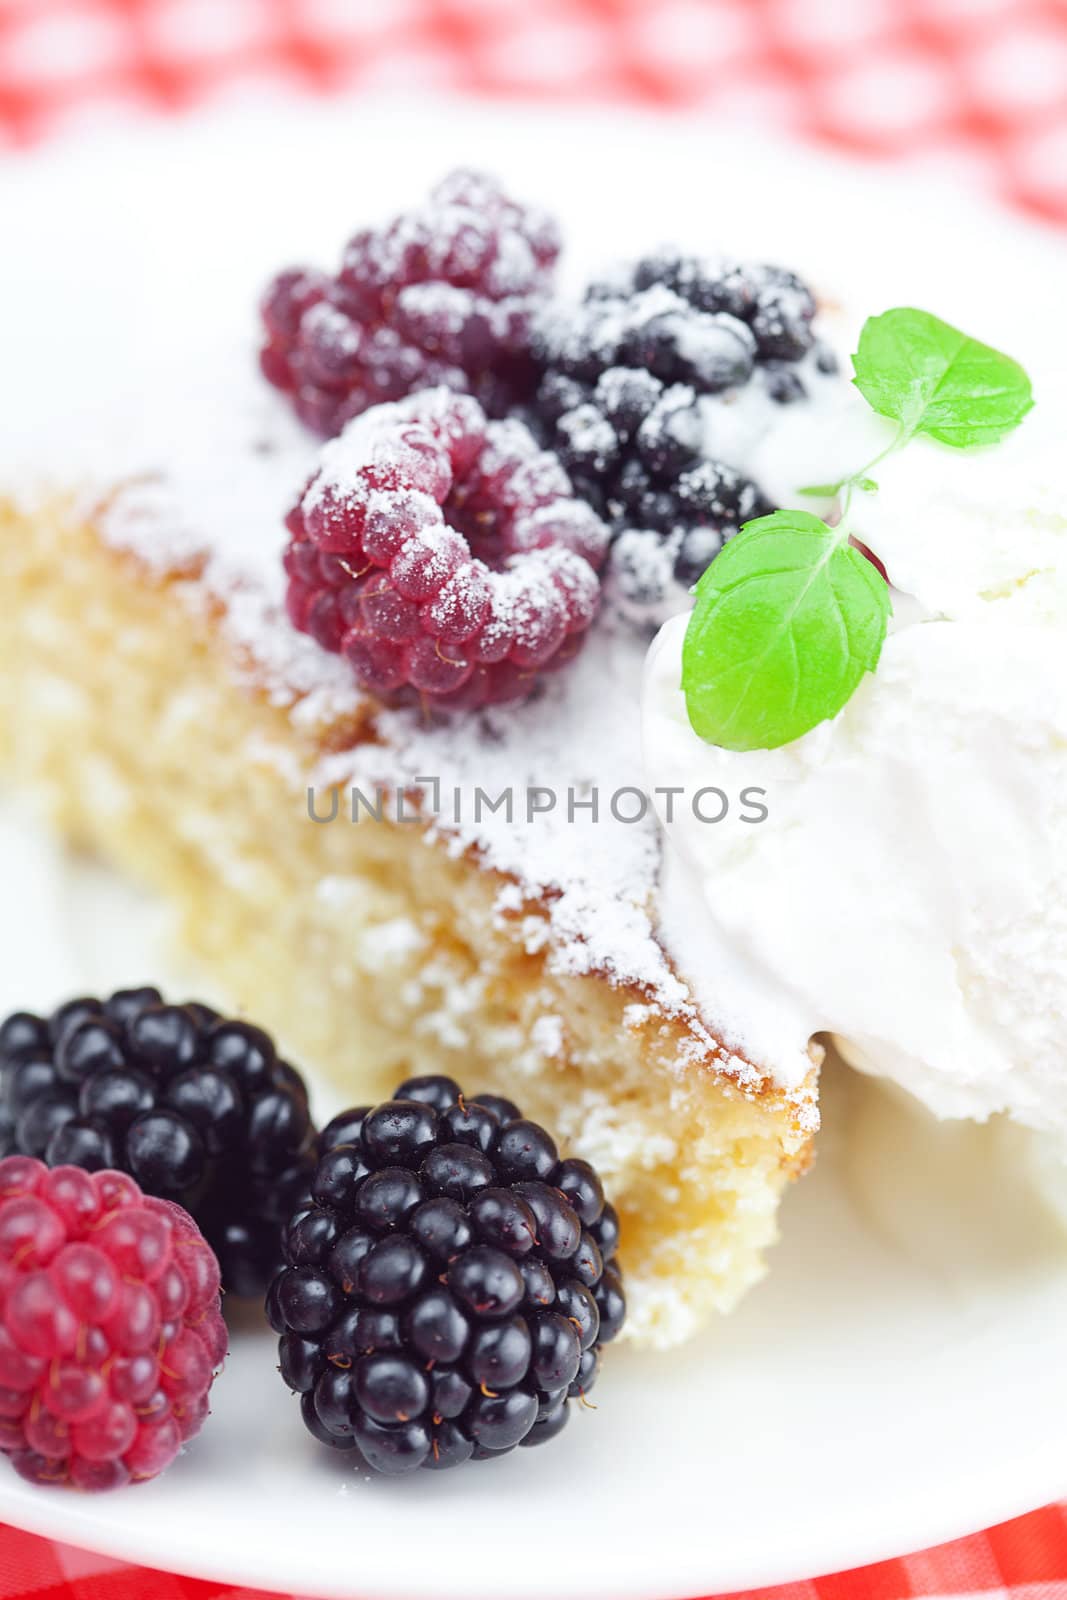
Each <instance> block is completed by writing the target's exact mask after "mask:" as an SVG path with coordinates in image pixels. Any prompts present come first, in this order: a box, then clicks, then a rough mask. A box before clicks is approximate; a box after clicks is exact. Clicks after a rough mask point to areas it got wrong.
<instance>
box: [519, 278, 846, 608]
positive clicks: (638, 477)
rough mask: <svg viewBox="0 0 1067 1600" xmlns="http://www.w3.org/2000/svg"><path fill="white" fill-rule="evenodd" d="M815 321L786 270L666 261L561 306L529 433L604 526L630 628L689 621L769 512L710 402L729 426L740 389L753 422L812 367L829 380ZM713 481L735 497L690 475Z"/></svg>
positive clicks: (613, 580)
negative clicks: (717, 573)
mask: <svg viewBox="0 0 1067 1600" xmlns="http://www.w3.org/2000/svg"><path fill="white" fill-rule="evenodd" d="M814 315H815V301H814V299H813V297H812V295H811V293H810V291H809V290H808V289H807V287H806V286H805V285H804V284H803V283H802V282H801V280H800V279H799V278H797V277H796V275H795V274H793V273H791V272H787V271H785V270H783V269H781V268H777V267H765V266H740V265H737V264H734V263H731V262H707V261H702V260H699V259H697V258H693V257H686V256H680V255H678V254H676V253H662V254H659V255H656V256H649V257H646V258H644V259H643V260H641V261H638V262H636V263H635V264H633V265H631V266H629V267H622V268H620V269H619V270H618V271H617V272H616V273H615V274H614V275H613V276H611V277H610V278H607V279H605V280H603V281H601V282H598V283H594V284H592V285H590V287H589V288H588V289H587V291H586V295H585V298H584V300H583V302H582V304H581V305H580V306H579V307H578V308H577V309H568V308H565V307H561V306H559V305H554V306H552V307H551V308H549V309H548V310H547V311H546V312H545V313H544V315H543V316H542V318H541V319H540V321H539V326H538V341H537V354H538V357H539V360H540V363H541V371H542V377H541V383H540V386H539V389H538V392H537V395H536V397H535V400H534V403H533V406H532V407H531V415H532V418H533V421H534V426H535V428H536V429H537V431H538V432H539V434H540V436H541V437H542V438H543V439H544V441H545V442H546V443H547V444H548V445H550V446H551V448H553V449H554V450H555V451H556V452H557V453H558V455H559V457H560V459H561V461H562V462H563V464H564V466H565V467H566V469H567V472H568V474H569V476H570V478H571V481H572V483H573V484H574V487H575V489H576V490H577V492H578V493H579V494H580V495H582V496H583V498H585V499H586V500H587V501H588V502H589V504H590V505H591V506H592V507H593V509H594V510H595V511H596V512H597V514H598V516H601V517H603V518H604V519H605V520H606V521H607V522H608V523H609V525H610V527H611V529H612V533H613V536H614V544H613V549H612V553H611V557H610V560H609V567H608V574H607V579H608V584H607V587H608V593H609V595H610V596H611V597H612V598H613V600H614V602H615V604H616V606H617V607H618V608H619V609H621V610H622V611H623V612H624V613H625V614H627V615H629V616H630V617H631V618H633V619H634V620H636V621H639V622H644V623H657V622H660V621H662V620H663V619H664V618H665V617H666V616H668V615H670V614H671V613H672V612H674V611H677V610H680V609H683V608H684V606H685V604H686V592H687V591H688V590H689V589H690V588H691V587H692V585H693V584H694V583H695V582H696V580H697V579H698V578H699V577H700V575H701V573H703V572H704V571H705V569H706V568H707V566H708V564H709V562H710V561H712V560H713V559H714V557H715V556H716V555H717V554H718V552H719V550H720V549H721V548H722V545H723V542H724V541H725V540H727V539H729V538H732V537H733V535H734V534H735V533H736V532H737V531H738V529H739V528H740V527H741V525H742V523H744V522H745V521H747V520H749V519H751V518H753V517H757V516H761V515H763V514H764V513H765V512H767V511H769V510H772V509H773V507H772V505H771V504H770V502H768V501H767V500H766V498H765V497H764V496H763V494H762V493H761V491H760V489H759V487H758V486H757V485H756V484H755V483H753V482H751V481H750V480H748V479H747V478H745V477H743V476H742V475H741V474H740V473H738V472H736V471H735V470H733V468H732V466H730V465H727V464H726V462H725V461H721V460H719V459H718V456H717V454H716V452H717V451H718V450H720V449H723V450H725V451H726V452H727V460H729V458H730V456H731V455H732V453H733V451H734V450H735V449H736V448H739V447H738V446H736V445H732V444H731V443H730V438H731V430H730V428H729V427H727V428H726V429H725V436H726V437H725V442H724V440H723V437H722V432H723V430H721V429H720V427H719V420H720V419H719V417H718V414H717V413H716V411H715V408H714V406H712V405H710V404H709V402H710V401H711V400H712V399H713V398H714V397H716V396H722V395H724V396H726V397H727V399H728V401H729V408H728V410H727V412H726V415H730V414H736V412H737V409H738V405H739V402H740V397H741V394H742V391H743V392H744V394H745V409H746V410H747V411H751V409H752V406H753V402H755V404H756V405H758V404H759V397H760V396H761V395H762V397H763V398H764V400H765V401H766V403H767V406H768V409H769V411H770V412H771V413H772V414H773V409H774V406H775V405H788V404H793V403H795V402H797V401H800V400H803V399H804V398H805V397H806V395H807V393H808V390H809V387H810V385H811V383H812V381H813V376H814V375H813V372H812V371H811V370H810V369H812V368H814V369H815V371H816V372H817V373H825V372H828V371H830V370H832V367H831V365H830V362H831V361H832V357H830V358H829V360H828V359H827V352H826V350H825V347H824V346H820V347H818V349H816V347H815V337H814V333H813V331H812V319H813V317H814ZM809 354H811V360H810V361H809V360H807V359H806V358H807V357H808V356H809ZM741 448H743V446H742V447H741ZM708 471H710V473H711V474H712V475H718V476H719V477H720V478H721V479H722V480H723V481H724V482H725V481H727V480H728V481H729V485H730V489H731V492H730V493H729V494H719V495H714V494H708V493H698V492H693V490H692V486H691V485H690V484H689V480H690V478H691V477H692V475H693V474H694V473H696V474H697V483H698V486H699V484H700V483H701V482H703V483H704V487H705V488H706V487H707V484H706V480H703V479H702V478H701V475H702V474H705V473H706V472H708Z"/></svg>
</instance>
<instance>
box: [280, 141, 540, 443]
mask: <svg viewBox="0 0 1067 1600" xmlns="http://www.w3.org/2000/svg"><path fill="white" fill-rule="evenodd" d="M558 254H559V235H558V232H557V229H556V225H555V223H554V222H553V221H552V219H551V218H550V217H548V216H546V215H545V214H544V213H543V212H539V211H536V210H534V209H532V208H529V207H524V206H521V205H518V204H517V203H516V202H515V201H513V200H511V199H509V198H508V196H507V195H505V194H504V192H503V190H501V189H500V188H499V187H498V186H497V184H496V183H494V182H493V180H492V179H490V178H487V177H485V176H483V175H482V174H480V173H475V172H453V173H452V174H451V175H450V176H449V177H447V178H445V179H444V180H443V181H442V182H441V183H439V184H438V185H437V187H436V188H435V189H434V190H433V192H432V194H431V195H430V198H429V200H428V201H427V202H426V203H425V204H424V205H423V206H421V207H419V208H417V209H416V210H413V211H410V212H407V213H405V214H402V215H400V216H397V217H394V218H393V219H392V221H390V222H389V223H387V224H386V225H385V226H384V227H381V228H375V229H364V230H363V231H361V232H360V233H357V234H356V235H355V236H354V237H353V238H352V239H350V240H349V243H348V245H347V247H346V249H345V252H344V257H343V260H342V262H341V268H340V271H339V273H338V274H337V276H336V277H335V278H331V277H328V276H327V275H326V274H325V273H321V272H318V271H315V270H314V269H311V268H302V267H298V268H291V269H289V270H287V271H285V272H282V273H279V275H278V276H277V277H276V278H275V279H274V280H273V282H272V283H271V284H270V285H269V287H268V288H267V290H266V293H265V294H264V296H263V300H262V302H261V307H260V310H261V315H262V319H263V330H264V341H265V342H264V346H263V351H262V355H261V363H262V368H263V372H264V375H265V376H266V377H267V379H268V380H269V381H270V382H271V383H273V384H274V385H275V386H276V387H277V388H279V389H282V390H284V391H286V392H287V393H289V394H290V395H291V396H292V400H293V405H294V406H295V408H296V411H297V414H298V415H299V416H300V417H301V418H302V419H303V420H304V421H305V422H306V423H308V425H309V426H310V427H312V428H314V429H315V431H316V432H318V433H324V434H334V433H339V432H340V430H341V428H342V427H343V426H344V424H345V423H346V422H347V421H348V420H349V419H350V418H351V417H354V416H357V415H358V414H359V412H361V411H363V410H365V409H366V408H367V407H368V406H373V405H378V404H380V403H381V402H382V401H388V400H399V399H401V398H402V397H403V396H404V395H407V394H411V393H412V392H413V391H415V390H416V389H425V388H432V387H433V386H434V385H437V384H447V385H448V386H449V387H450V388H452V389H455V390H457V391H464V392H467V393H470V394H473V395H474V396H475V397H476V398H477V399H478V400H479V401H480V402H481V404H482V405H483V406H484V408H485V410H486V411H487V412H488V413H489V414H490V415H491V416H504V415H505V414H506V413H507V412H508V411H509V410H511V409H512V408H513V407H514V406H515V405H517V404H520V403H521V402H522V401H524V400H526V399H528V398H529V396H530V395H531V394H532V393H533V389H534V387H535V385H536V381H537V374H536V368H535V365H534V361H533V358H532V355H531V350H530V345H531V337H532V335H531V325H532V321H533V317H534V313H535V312H536V310H537V309H538V308H539V307H540V305H541V304H542V302H543V301H544V299H545V296H546V295H547V293H548V291H549V289H550V287H551V283H552V276H553V271H554V268H555V264H556V258H557V256H558Z"/></svg>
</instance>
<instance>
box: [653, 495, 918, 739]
mask: <svg viewBox="0 0 1067 1600" xmlns="http://www.w3.org/2000/svg"><path fill="white" fill-rule="evenodd" d="M696 594H697V599H696V606H695V609H694V611H693V614H692V616H691V617H690V620H689V627H688V629H687V631H686V636H685V643H684V645H683V648H682V689H683V691H684V693H685V699H686V707H687V709H688V712H689V720H690V722H691V723H692V725H693V727H694V729H695V730H696V732H697V733H698V734H699V735H700V737H701V738H702V739H706V740H707V741H708V743H709V744H717V745H722V746H723V747H724V748H725V749H727V750H773V749H776V748H777V747H778V746H779V745H783V744H788V743H789V741H790V740H792V739H797V738H799V737H800V735H801V734H802V733H807V732H808V730H809V729H810V728H814V727H815V725H816V723H819V722H823V721H825V720H826V718H827V717H833V716H836V715H837V713H838V712H839V711H840V710H841V707H842V706H843V705H845V704H846V702H847V701H848V699H849V697H850V696H851V694H852V693H853V691H854V690H855V688H856V686H857V684H858V683H859V682H860V680H861V678H862V677H863V674H864V673H865V672H872V671H873V670H874V668H875V666H876V665H877V662H878V657H879V655H880V654H881V650H882V642H883V640H884V639H885V631H886V623H887V621H888V618H889V609H890V607H889V589H888V587H887V585H886V583H885V581H884V580H883V578H882V577H881V574H880V573H878V572H877V571H876V570H875V568H874V567H873V566H872V565H871V563H870V562H869V561H868V560H867V559H866V557H865V556H863V555H861V554H860V552H859V551H858V550H855V549H853V548H852V546H851V545H849V544H848V543H847V542H846V541H845V539H844V537H843V535H842V533H841V532H840V531H835V530H834V529H832V528H828V527H827V525H826V523H825V522H820V520H819V518H818V517H813V516H812V515H811V514H810V513H809V512H807V511H776V512H775V513H774V515H773V516H769V517H760V518H759V519H758V520H757V521H755V522H749V523H747V524H746V525H745V527H744V528H742V530H741V532H740V533H739V534H737V536H736V537H735V538H733V539H731V540H730V542H729V544H727V545H726V546H725V547H724V549H723V550H722V552H721V554H720V555H718V556H717V557H716V558H715V560H714V561H713V562H712V563H711V566H710V567H709V568H708V569H707V571H706V572H705V573H704V576H703V577H702V578H701V580H700V582H699V583H698V584H697V590H696Z"/></svg>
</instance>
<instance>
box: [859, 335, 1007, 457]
mask: <svg viewBox="0 0 1067 1600" xmlns="http://www.w3.org/2000/svg"><path fill="white" fill-rule="evenodd" d="M852 365H853V367H854V369H855V377H854V378H853V380H852V381H853V383H854V384H855V385H856V388H857V389H858V390H859V392H860V394H861V395H862V396H863V398H864V399H865V400H866V401H867V404H868V405H869V406H870V407H871V408H872V410H874V411H877V412H879V413H880V415H882V416H883V417H892V418H893V419H894V420H895V421H896V422H899V423H900V424H901V427H902V428H903V430H904V433H905V437H906V438H909V439H910V438H911V437H912V436H913V435H914V434H916V433H927V434H929V435H930V437H931V438H932V439H939V440H940V441H941V443H942V444H947V445H951V446H952V447H953V449H956V450H958V449H962V448H963V447H964V446H966V445H979V444H996V442H997V441H998V439H1002V438H1003V437H1004V435H1005V434H1006V433H1010V432H1011V431H1012V429H1013V428H1017V427H1018V425H1019V423H1020V422H1021V421H1022V420H1023V418H1024V417H1025V416H1026V413H1027V412H1028V411H1029V410H1030V409H1031V407H1032V406H1033V403H1034V399H1033V390H1032V389H1031V387H1030V379H1029V378H1028V377H1027V376H1026V373H1025V372H1024V371H1023V369H1022V367H1020V365H1019V363H1018V362H1017V361H1013V360H1012V359H1011V357H1010V356H1005V355H1002V354H1001V352H1000V351H999V350H994V349H992V348H991V346H989V345H987V344H980V343H979V342H978V340H977V339H972V338H970V337H969V336H968V335H967V334H965V333H961V332H960V330H959V329H958V328H953V327H951V326H950V325H949V324H948V323H947V322H942V321H941V319H940V318H939V317H934V316H931V315H930V313H929V312H928V311H915V310H913V309H912V308H910V307H903V306H902V307H899V308H898V309H897V310H896V311H886V312H884V313H883V314H882V316H880V317H869V318H868V319H867V321H866V323H864V326H863V332H862V333H861V334H860V343H859V349H858V350H857V351H856V354H855V355H854V356H853V358H852ZM902 442H903V441H902Z"/></svg>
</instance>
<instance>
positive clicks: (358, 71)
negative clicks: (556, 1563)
mask: <svg viewBox="0 0 1067 1600" xmlns="http://www.w3.org/2000/svg"><path fill="white" fill-rule="evenodd" d="M421 88H434V89H439V90H452V91H460V92H463V93H469V94H477V95H490V96H496V97H502V96H514V97H519V96H521V97H525V98H527V99H529V98H538V99H541V100H544V101H553V100H563V99H569V100H576V99H580V100H584V101H586V102H589V101H592V100H596V101H614V102H616V103H618V102H620V101H622V102H629V103H642V104H644V105H646V106H649V105H651V106H655V105H662V106H671V107H692V108H694V109H700V110H706V111H708V112H713V113H718V114H722V115H724V116H725V115H728V116H732V117H748V118H753V119H758V120H759V121H760V123H761V124H762V125H764V126H772V127H778V128H781V129H786V130H790V131H792V132H794V133H796V134H799V135H802V136H803V137H805V138H808V139H814V140H818V141H822V142H828V143H830V144H832V145H835V146H837V147H839V148H845V149H847V150H849V151H851V152H853V153H859V154H864V155H867V156H870V157H871V158H872V159H883V160H884V159H900V158H907V159H915V158H916V157H921V158H922V159H923V160H928V161H939V162H943V161H948V162H951V163H956V164H958V165H960V166H962V167H965V168H966V170H967V173H968V176H969V178H971V179H974V178H977V179H978V180H979V181H981V182H983V183H985V184H986V186H987V187H988V188H989V190H990V191H991V192H993V193H996V194H997V195H999V196H1000V197H1001V198H1006V199H1008V200H1009V201H1010V202H1011V203H1013V204H1015V205H1017V206H1019V207H1022V208H1025V209H1027V210H1029V211H1031V212H1034V213H1037V214H1039V215H1041V216H1044V217H1045V218H1047V219H1050V220H1053V221H1055V222H1060V223H1063V224H1065V225H1067V0H0V152H2V151H3V149H4V147H5V146H6V147H9V148H12V149H15V148H18V147H21V146H25V145H28V144H31V143H34V142H36V141H39V140H42V139H46V138H62V137H67V138H71V137H76V136H78V135H79V134H80V133H84V132H85V131H86V130H87V129H88V128H90V127H92V126H93V125H98V124H101V123H108V124H114V123H115V122H122V121H123V120H127V121H131V120H135V119H140V118H143V117H144V116H146V115H156V114H166V113H171V112H184V111H188V110H190V109H193V108H195V107H197V106H200V105H206V104H216V105H217V104H219V103H220V102H225V101H227V100H229V101H233V102H236V101H238V100H248V99H249V98H250V97H256V96H262V95H263V94H272V95H274V94H277V93H278V92H279V90H281V91H284V92H288V93H293V92H301V93H316V94H322V93H339V92H352V91H372V90H376V91H379V92H380V91H382V90H387V89H401V90H411V89H421ZM1065 1448H1067V1445H1065ZM827 1514H828V1515H831V1514H832V1508H831V1507H828V1508H827ZM30 1596H36V1597H39V1600H44V1597H46V1596H47V1597H49V1600H214V1597H222V1596H231V1597H233V1600H238V1597H239V1600H261V1596H260V1595H259V1593H258V1592H257V1593H256V1594H253V1593H252V1592H251V1591H247V1590H245V1591H238V1590H235V1589H232V1588H229V1587H227V1586H220V1585H218V1584H216V1583H203V1582H199V1581H196V1580H194V1579H189V1578H181V1577H174V1576H171V1575H167V1574H164V1573H159V1572H148V1571H146V1570H144V1569H141V1568H132V1567H128V1566H124V1565H122V1564H119V1563H115V1562H111V1561H106V1560H104V1559H102V1558H100V1557H97V1556H93V1555H88V1554H85V1553H84V1552H80V1551H77V1550H73V1549H70V1548H68V1547H66V1546H61V1545H55V1544H51V1543H49V1542H48V1541H46V1540H43V1539H38V1538H34V1537H32V1536H31V1535H28V1534H24V1533H21V1532H19V1531H18V1530H16V1529H13V1528H4V1527H2V1526H0V1600H16V1597H19V1600H21V1597H27V1600H28V1597H30ZM915 1596H927V1597H931V1600H932V1597H938V1600H975V1597H977V1596H983V1597H986V1600H1067V1511H1065V1510H1063V1509H1061V1508H1056V1507H1053V1508H1048V1509H1046V1510H1042V1511H1037V1512H1034V1513H1033V1514H1032V1515H1030V1516H1027V1517H1023V1518H1020V1519H1019V1520H1017V1521H1015V1522H1009V1523H1005V1524H1004V1525H1002V1526H1001V1527H998V1528H994V1529H991V1530H989V1531H988V1532H986V1533H983V1534H978V1535H975V1536H974V1537H973V1538H969V1539H965V1540H962V1541H960V1542H959V1543H956V1544H952V1545H946V1546H944V1547H942V1548H941V1549H938V1550H933V1551H927V1552H925V1553H924V1554H921V1555H910V1556H906V1557H902V1558H901V1559H899V1560H895V1561H890V1562H885V1563H882V1564H881V1565H879V1566H876V1567H869V1568H866V1569H864V1570H863V1571H862V1572H851V1573H844V1574H840V1575H838V1576H836V1577H830V1578H821V1579H818V1580H815V1581H811V1582H805V1583H799V1584H793V1585H790V1586H788V1587H787V1588H784V1589H776V1590H763V1591H760V1594H759V1596H756V1595H750V1596H748V1597H746V1600H908V1597H915ZM367 1600H373V1597H372V1596H368V1597H367ZM679 1600H682V1597H679Z"/></svg>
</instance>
